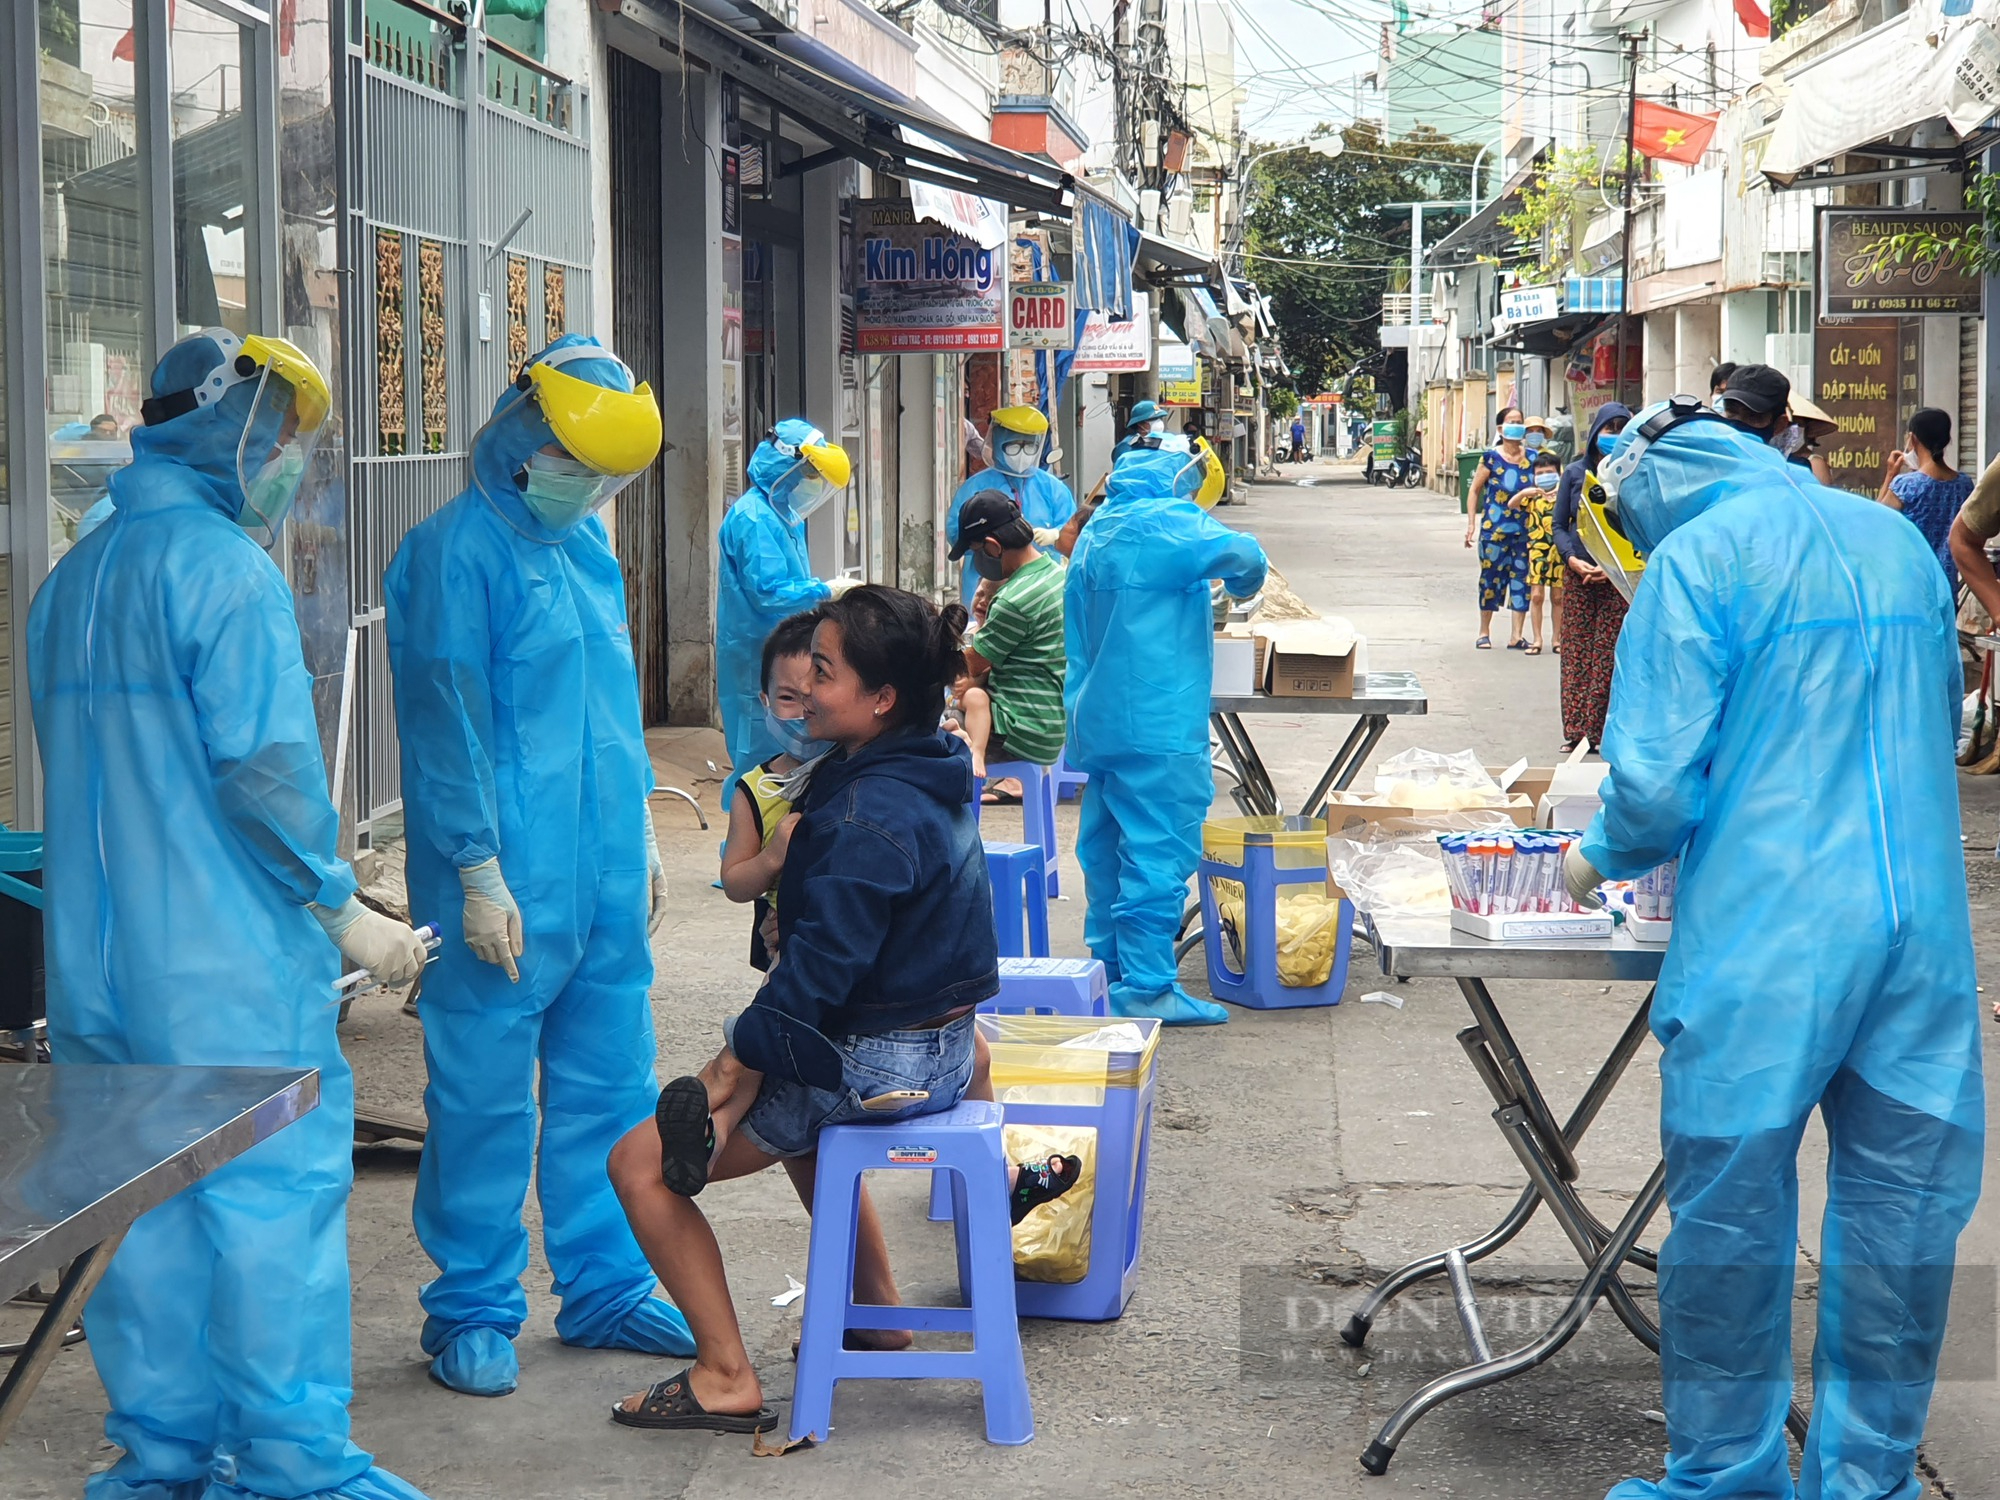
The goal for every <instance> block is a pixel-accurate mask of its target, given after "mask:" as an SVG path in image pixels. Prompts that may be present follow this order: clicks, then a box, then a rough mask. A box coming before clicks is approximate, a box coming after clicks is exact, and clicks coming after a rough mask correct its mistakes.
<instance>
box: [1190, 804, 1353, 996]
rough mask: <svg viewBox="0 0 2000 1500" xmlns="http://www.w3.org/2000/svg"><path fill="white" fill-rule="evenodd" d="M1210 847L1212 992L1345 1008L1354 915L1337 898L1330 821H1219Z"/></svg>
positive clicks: (1203, 877)
mask: <svg viewBox="0 0 2000 1500" xmlns="http://www.w3.org/2000/svg"><path fill="white" fill-rule="evenodd" d="M1201 843H1202V858H1201V862H1200V864H1199V865H1198V866H1197V867H1196V879H1197V880H1198V881H1199V883H1200V886H1201V917H1202V935H1203V942H1202V947H1203V949H1204V951H1205V953H1206V956H1207V960H1208V988H1209V993H1210V994H1212V995H1214V996H1215V998H1216V999H1218V1000H1227V1001H1230V1002H1232V1003H1234V1004H1237V1005H1247V1006H1250V1007H1253V1008H1255V1009H1258V1010H1281V1009H1291V1008H1294V1007H1297V1006H1302V1005H1338V1004H1339V1003H1340V995H1341V991H1342V990H1344V989H1345V988H1346V987H1347V955H1348V949H1349V947H1350V945H1351V943H1352V940H1353V935H1354V908H1353V905H1352V904H1351V903H1350V902H1348V901H1346V900H1343V899H1341V898H1340V897H1339V896H1337V895H1330V894H1329V893H1328V891H1327V884H1326V880H1327V872H1326V820H1325V819H1323V818H1301V817H1277V818H1268V817H1265V818H1215V819H1211V820H1210V821H1208V822H1206V823H1204V824H1202V827H1201ZM1231 953H1233V954H1234V955H1235V956H1236V967H1234V968H1231V967H1230V964H1229V955H1230V954H1231Z"/></svg>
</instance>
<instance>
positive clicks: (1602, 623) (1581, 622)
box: [1555, 401, 1632, 752]
mask: <svg viewBox="0 0 2000 1500" xmlns="http://www.w3.org/2000/svg"><path fill="white" fill-rule="evenodd" d="M1631 418H1632V413H1631V411H1630V410H1629V409H1628V408H1626V407H1624V406H1622V405H1620V404H1619V403H1618V402H1616V401H1607V402H1605V403H1604V405H1602V406H1600V407H1599V408H1598V409H1597V415H1596V416H1595V417H1593V418H1592V419H1591V423H1590V436H1589V437H1588V438H1587V439H1585V441H1584V445H1583V451H1582V452H1580V453H1578V454H1577V456H1576V457H1575V458H1574V459H1572V460H1571V461H1570V465H1569V467H1568V468H1567V469H1565V470H1563V477H1562V484H1561V485H1560V486H1559V487H1558V488H1557V490H1556V513H1555V538H1556V551H1557V552H1559V553H1561V554H1562V559H1563V566H1564V567H1566V568H1567V569H1568V570H1569V573H1570V578H1569V582H1568V585H1567V586H1566V587H1565V588H1564V590H1563V596H1564V597H1563V625H1562V630H1563V645H1564V647H1565V649H1564V651H1563V653H1562V721H1563V750H1564V751H1565V752H1568V751H1570V750H1574V749H1575V748H1576V746H1577V744H1578V742H1579V741H1582V740H1585V739H1587V740H1589V741H1590V742H1591V744H1593V745H1596V744H1600V743H1602V741H1603V738H1604V715H1605V712H1606V710H1608V709H1609V708H1610V707H1611V668H1612V663H1613V660H1614V658H1615V655H1616V651H1617V646H1618V631H1619V628H1620V627H1621V626H1622V625H1624V623H1625V596H1624V595H1623V594H1621V593H1619V592H1618V589H1617V586H1616V585H1615V584H1613V583H1612V582H1611V580H1610V579H1608V578H1606V577H1605V576H1604V569H1602V568H1600V567H1599V566H1598V565H1597V563H1596V562H1595V561H1594V560H1593V559H1592V558H1591V555H1590V553H1589V552H1588V551H1587V550H1586V549H1585V547H1584V545H1583V539H1582V538H1581V537H1580V536H1578V535H1577V529H1576V518H1577V511H1578V509H1579V507H1581V505H1582V504H1583V500H1584V497H1585V494H1586V492H1587V491H1589V490H1590V489H1592V488H1593V487H1594V486H1595V485H1596V484H1597V464H1598V460H1599V459H1600V458H1602V457H1603V456H1604V453H1605V451H1606V450H1607V449H1609V448H1610V447H1611V444H1612V442H1613V441H1614V440H1615V439H1616V438H1617V436H1618V434H1619V433H1621V432H1623V431H1624V430H1625V424H1626V423H1627V422H1628V421H1630V420H1631Z"/></svg>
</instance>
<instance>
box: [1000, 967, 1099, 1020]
mask: <svg viewBox="0 0 2000 1500" xmlns="http://www.w3.org/2000/svg"><path fill="white" fill-rule="evenodd" d="M979 1009H981V1010H983V1011H985V1012H986V1013H987V1014H988V1015H996V1016H1018V1015H1042V1016H1108V1015H1110V1014H1111V984H1110V981H1109V980H1108V979H1106V977H1105V974H1104V965H1103V964H1102V963H1101V962H1099V961H1098V960H1097V959H1094V958H1003V959H1001V960H1000V993H999V994H997V995H995V996H994V997H993V998H992V999H991V1000H982V1001H981V1002H980V1004H979Z"/></svg>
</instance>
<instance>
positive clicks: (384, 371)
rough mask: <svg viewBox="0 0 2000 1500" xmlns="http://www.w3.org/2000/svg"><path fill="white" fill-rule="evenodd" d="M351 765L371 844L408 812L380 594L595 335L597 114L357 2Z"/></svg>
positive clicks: (539, 80) (351, 293)
mask: <svg viewBox="0 0 2000 1500" xmlns="http://www.w3.org/2000/svg"><path fill="white" fill-rule="evenodd" d="M343 12H344V14H345V16H346V20H347V33H346V44H347V45H346V57H347V68H346V75H345V82H346V99H345V103H346V113H347V118H346V122H345V130H346V145H347V151H346V164H347V170H346V180H345V184H344V186H345V198H344V203H343V218H342V227H343V233H344V235H345V240H346V243H345V245H344V246H343V250H344V252H345V253H344V255H343V260H344V263H345V265H346V267H347V272H348V282H347V285H346V286H345V288H344V289H343V291H344V297H343V309H344V311H343V321H344V323H345V325H346V329H347V337H346V340H345V349H344V358H343V362H342V363H343V375H344V378H345V381H346V390H347V413H348V454H349V460H348V556H349V558H350V567H351V570H352V576H351V581H350V589H351V597H352V601H353V604H352V607H353V612H354V625H355V628H356V629H357V631H359V633H360V642H359V650H358V651H357V653H356V664H357V669H358V670H357V677H356V682H355V685H354V713H353V719H352V728H351V730H350V737H349V741H348V756H347V758H348V764H349V765H351V766H352V767H353V772H354V804H353V805H354V809H355V816H356V820H357V823H358V825H359V827H360V828H361V830H362V831H363V837H364V839H365V836H366V829H367V827H368V824H369V823H370V821H371V820H373V819H375V818H377V817H380V816H382V815H383V814H385V813H389V812H392V811H394V810H395V809H397V808H398V807H400V806H401V803H402V771H401V765H400V761H399V758H398V750H397V742H396V718H395V706H394V702H393V699H392V696H391V691H390V678H389V665H388V653H387V638H386V632H385V628H384V623H383V622H384V610H383V598H382V574H383V571H384V570H385V569H386V568H387V567H388V565H389V560H390V559H391V558H392V557H393V556H394V555H395V551H396V547H397V544H398V543H399V542H401V540H402V538H403V535H404V533H405V532H407V531H408V530H409V529H410V528H411V527H412V526H414V525H415V524H416V523H417V522H419V521H421V520H423V519H424V517H426V516H428V515H430V514H431V513H432V512H433V511H435V510H437V509H438V507H440V506H441V505H443V504H444V503H445V502H446V501H448V500H450V499H451V498H452V497H453V496H454V495H456V494H457V493H459V491H460V490H462V489H463V488H464V487H465V485H466V483H467V480H468V477H469V476H468V473H467V469H466V463H465V459H466V451H467V448H468V446H469V444H470V443H471V440H472V436H473V434H474V433H475V432H476V431H477V430H478V428H479V425H480V423H481V422H482V421H483V420H484V419H485V415H486V413H487V411H489V410H490V409H491V406H492V403H493V401H494V400H495V398H496V397H497V396H498V395H499V392H500V389H501V387H502V386H503V385H504V384H505V382H506V381H507V380H508V379H509V378H511V376H512V375H513V373H514V372H515V369H516V368H517V367H518V365H519V364H520V363H521V362H522V361H523V360H525V359H526V358H527V356H528V355H530V354H532V353H534V352H535V351H537V350H539V349H541V348H542V347H543V346H544V345H545V344H547V343H549V342H550V341H551V340H552V339H553V338H555V337H556V336H557V335H559V334H562V333H566V332H584V331H588V330H589V327H590V305H591V292H590V269H589V267H590V259H591V220H590V166H591V163H590V148H589V130H588V102H589V101H588V96H587V94H586V92H585V91H584V90H582V89H580V88H578V87H577V86H575V85H574V84H571V83H569V82H568V81H567V80H564V79H561V78H559V77H557V76H556V75H554V74H551V73H549V72H548V71H547V70H546V69H543V68H541V67H540V66H539V65H538V64H536V63H534V62H533V60H532V59H529V58H526V57H523V56H521V55H520V54H518V53H514V52H512V51H511V50H509V49H506V48H503V47H500V46H499V45H498V44H497V43H493V42H490V41H489V40H488V39H487V38H486V37H484V36H483V35H481V33H480V32H479V31H477V30H476V29H473V28H469V27H467V26H466V25H465V24H464V21H463V19H462V15H461V18H460V19H459V20H457V21H456V22H453V21H451V20H450V18H449V16H448V15H446V14H445V13H443V12H441V11H440V10H437V9H433V8H432V7H431V6H429V5H412V6H409V7H403V6H400V5H397V4H396V3H395V0H346V4H345V5H344V6H343Z"/></svg>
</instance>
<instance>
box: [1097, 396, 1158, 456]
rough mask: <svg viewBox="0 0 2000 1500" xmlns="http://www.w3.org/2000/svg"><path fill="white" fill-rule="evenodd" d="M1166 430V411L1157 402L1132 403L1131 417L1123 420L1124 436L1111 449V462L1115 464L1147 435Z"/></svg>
mask: <svg viewBox="0 0 2000 1500" xmlns="http://www.w3.org/2000/svg"><path fill="white" fill-rule="evenodd" d="M1166 430H1167V409H1166V408H1165V407H1164V406H1162V405H1160V403H1159V402H1157V401H1140V402H1136V403H1134V405H1133V407H1132V415H1131V416H1129V417H1127V418H1126V419H1125V436H1123V437H1122V438H1120V439H1119V440H1118V441H1117V443H1115V444H1114V445H1113V446H1112V449H1111V461H1112V462H1113V463H1116V462H1117V461H1118V460H1119V459H1121V458H1123V457H1124V456H1125V455H1126V454H1127V453H1130V452H1131V451H1132V449H1133V448H1134V447H1136V446H1137V445H1138V442H1139V439H1140V438H1142V437H1145V436H1146V435H1147V434H1149V433H1154V432H1165V431H1166Z"/></svg>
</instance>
